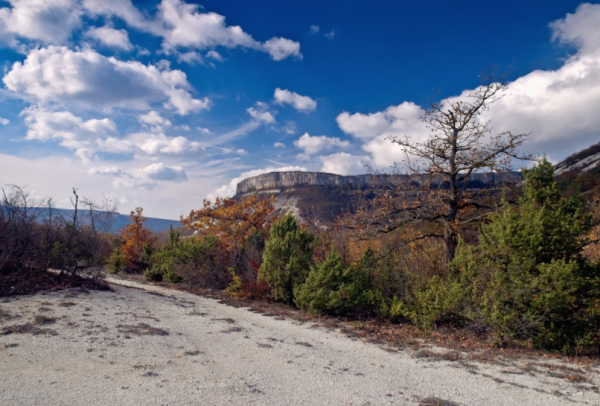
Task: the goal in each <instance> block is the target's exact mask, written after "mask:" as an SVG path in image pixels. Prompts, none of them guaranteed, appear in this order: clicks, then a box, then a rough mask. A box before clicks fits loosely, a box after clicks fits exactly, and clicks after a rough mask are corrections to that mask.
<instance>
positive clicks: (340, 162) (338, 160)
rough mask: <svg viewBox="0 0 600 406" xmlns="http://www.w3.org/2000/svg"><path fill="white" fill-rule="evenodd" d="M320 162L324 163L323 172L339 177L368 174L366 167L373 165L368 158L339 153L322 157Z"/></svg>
mask: <svg viewBox="0 0 600 406" xmlns="http://www.w3.org/2000/svg"><path fill="white" fill-rule="evenodd" d="M318 160H319V161H321V162H322V163H323V166H322V167H321V171H322V172H328V173H336V174H338V175H360V174H364V173H367V168H366V167H365V166H367V165H370V164H371V158H370V157H368V156H357V155H351V154H347V153H345V152H339V153H337V154H333V155H328V156H320V157H319V158H318Z"/></svg>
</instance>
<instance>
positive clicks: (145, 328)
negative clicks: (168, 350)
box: [117, 323, 169, 336]
mask: <svg viewBox="0 0 600 406" xmlns="http://www.w3.org/2000/svg"><path fill="white" fill-rule="evenodd" d="M117 330H118V331H119V333H123V334H135V335H138V336H168V335H169V332H168V331H166V330H163V329H161V328H157V327H152V326H150V325H148V324H146V323H138V324H137V325H136V326H133V325H125V324H119V325H117Z"/></svg>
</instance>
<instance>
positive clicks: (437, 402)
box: [419, 396, 460, 406]
mask: <svg viewBox="0 0 600 406" xmlns="http://www.w3.org/2000/svg"><path fill="white" fill-rule="evenodd" d="M419 406H460V405H459V404H458V403H455V402H451V401H449V400H444V399H440V398H436V397H433V396H429V397H426V398H424V399H421V402H420V403H419Z"/></svg>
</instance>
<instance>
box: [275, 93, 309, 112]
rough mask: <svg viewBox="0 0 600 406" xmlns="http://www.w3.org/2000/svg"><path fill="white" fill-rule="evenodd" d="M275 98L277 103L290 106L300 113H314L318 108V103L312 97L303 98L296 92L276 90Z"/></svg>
mask: <svg viewBox="0 0 600 406" xmlns="http://www.w3.org/2000/svg"><path fill="white" fill-rule="evenodd" d="M273 97H274V98H275V102H276V103H278V104H284V103H287V104H290V105H292V106H293V107H294V108H295V109H296V110H298V111H302V112H309V111H314V110H315V109H316V108H317V102H316V101H314V100H313V99H311V98H310V97H308V96H301V95H299V94H298V93H296V92H290V91H289V90H286V89H280V88H277V89H275V94H274V95H273Z"/></svg>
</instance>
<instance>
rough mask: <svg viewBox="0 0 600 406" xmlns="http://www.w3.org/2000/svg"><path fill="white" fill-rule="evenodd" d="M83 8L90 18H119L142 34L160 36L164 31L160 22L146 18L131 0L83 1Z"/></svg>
mask: <svg viewBox="0 0 600 406" xmlns="http://www.w3.org/2000/svg"><path fill="white" fill-rule="evenodd" d="M83 8H84V9H85V11H86V13H87V14H89V15H91V16H104V17H113V16H114V17H119V18H120V19H122V20H123V21H125V22H126V23H127V25H129V26H130V27H133V28H135V29H137V30H140V31H143V32H149V33H152V34H154V35H161V34H162V33H163V31H164V29H163V27H162V24H160V22H158V21H156V20H151V19H148V18H146V17H145V16H144V15H143V14H142V13H141V12H140V10H138V9H137V7H135V6H134V5H133V4H132V3H131V0H83Z"/></svg>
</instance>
